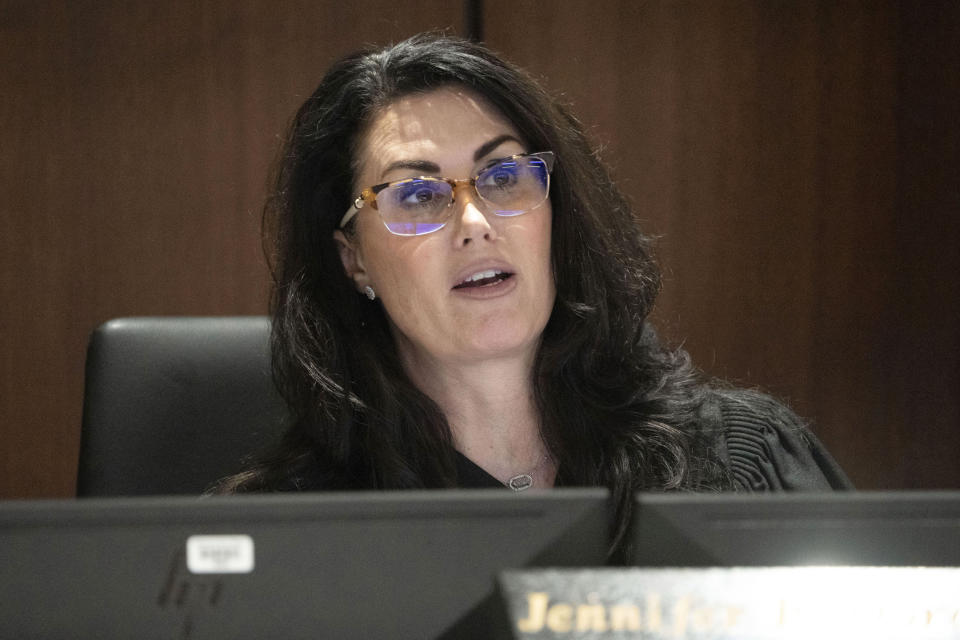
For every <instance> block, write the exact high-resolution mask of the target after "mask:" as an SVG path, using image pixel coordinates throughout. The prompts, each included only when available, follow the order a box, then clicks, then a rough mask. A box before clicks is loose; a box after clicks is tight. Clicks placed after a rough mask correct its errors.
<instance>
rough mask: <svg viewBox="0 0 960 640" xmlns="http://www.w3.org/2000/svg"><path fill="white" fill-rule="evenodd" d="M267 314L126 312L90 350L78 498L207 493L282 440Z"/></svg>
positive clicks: (98, 333) (101, 331) (103, 329)
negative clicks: (247, 460) (177, 315)
mask: <svg viewBox="0 0 960 640" xmlns="http://www.w3.org/2000/svg"><path fill="white" fill-rule="evenodd" d="M269 334H270V325H269V321H268V320H267V318H265V317H222V318H175V317H169V318H122V319H118V320H112V321H110V322H107V323H106V324H103V325H101V326H100V327H99V328H97V329H96V330H95V331H94V332H93V335H92V336H91V339H90V345H89V348H88V351H87V366H86V385H85V391H84V401H83V428H82V433H81V442H80V461H79V469H78V476H77V495H78V496H120V495H161V494H183V493H192V494H199V493H201V492H202V491H203V490H204V489H205V488H207V487H208V486H209V485H210V484H211V483H213V482H214V481H216V480H218V479H219V478H222V477H224V476H227V475H230V474H231V473H235V472H237V471H239V470H240V469H241V468H242V466H243V459H244V457H246V456H248V455H250V454H253V453H256V452H257V451H258V450H260V449H262V448H264V447H265V446H266V445H268V444H269V443H270V442H272V441H275V440H276V439H278V438H279V436H280V434H281V433H282V431H283V429H284V427H285V426H286V423H287V421H288V414H287V410H286V407H285V405H284V403H283V401H282V400H281V399H280V397H279V395H278V394H277V391H276V389H275V388H274V385H273V382H272V379H271V375H270V354H269Z"/></svg>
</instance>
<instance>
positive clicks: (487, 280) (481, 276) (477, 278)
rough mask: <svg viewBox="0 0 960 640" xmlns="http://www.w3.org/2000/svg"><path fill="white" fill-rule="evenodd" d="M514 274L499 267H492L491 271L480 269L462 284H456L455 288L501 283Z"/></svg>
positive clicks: (488, 285)
mask: <svg viewBox="0 0 960 640" xmlns="http://www.w3.org/2000/svg"><path fill="white" fill-rule="evenodd" d="M512 277H513V274H512V273H510V272H507V271H500V270H499V269H490V270H489V271H480V272H478V273H475V274H473V275H472V276H470V277H469V278H467V279H466V280H464V281H463V282H461V283H460V284H458V285H456V286H455V287H454V289H470V288H474V287H490V286H493V285H496V284H500V283H501V282H503V281H504V280H507V279H508V278H512Z"/></svg>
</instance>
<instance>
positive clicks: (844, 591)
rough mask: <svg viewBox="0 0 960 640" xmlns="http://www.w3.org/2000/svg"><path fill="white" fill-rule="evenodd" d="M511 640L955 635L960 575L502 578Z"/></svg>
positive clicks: (538, 574) (636, 573) (959, 631)
mask: <svg viewBox="0 0 960 640" xmlns="http://www.w3.org/2000/svg"><path fill="white" fill-rule="evenodd" d="M498 588H499V592H500V595H501V596H502V598H503V599H504V604H505V606H506V609H507V615H508V618H509V624H510V625H511V627H512V631H511V633H512V637H513V638H523V639H530V638H571V639H573V638H591V639H596V640H599V639H602V638H643V639H644V640H659V639H661V638H663V639H667V638H669V639H670V640H676V639H678V638H696V639H699V638H711V639H713V640H726V639H731V640H732V639H734V638H735V639H737V640H743V639H750V640H787V639H790V640H794V639H800V638H818V639H833V638H837V639H840V638H843V639H844V640H846V639H858V638H870V639H871V640H877V639H888V640H904V639H906V638H909V639H910V640H928V639H933V638H936V639H941V638H960V569H955V568H912V567H911V568H904V567H777V568H735V569H590V570H551V569H541V570H530V571H506V572H503V573H502V574H501V575H500V577H499V581H498Z"/></svg>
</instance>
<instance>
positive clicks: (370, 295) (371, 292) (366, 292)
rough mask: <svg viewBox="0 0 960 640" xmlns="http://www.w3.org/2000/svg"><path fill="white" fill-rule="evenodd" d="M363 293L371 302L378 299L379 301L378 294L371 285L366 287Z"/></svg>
mask: <svg viewBox="0 0 960 640" xmlns="http://www.w3.org/2000/svg"><path fill="white" fill-rule="evenodd" d="M363 293H364V295H366V296H367V297H368V298H369V299H370V300H376V299H377V292H376V291H374V290H373V287H371V286H370V285H367V286H365V287H364V288H363Z"/></svg>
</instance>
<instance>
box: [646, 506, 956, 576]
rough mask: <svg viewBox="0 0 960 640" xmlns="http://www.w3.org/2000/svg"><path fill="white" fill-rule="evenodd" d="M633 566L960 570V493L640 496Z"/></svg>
mask: <svg viewBox="0 0 960 640" xmlns="http://www.w3.org/2000/svg"><path fill="white" fill-rule="evenodd" d="M635 506H636V509H635V514H634V521H633V536H632V550H631V560H630V562H631V564H633V565H637V566H646V567H731V566H744V567H751V566H752V567H757V566H793V565H873V566H960V492H951V491H941V492H909V491H907V492H826V493H821V492H817V493H779V494H777V493H769V494H642V493H641V494H638V495H637V496H636V502H635Z"/></svg>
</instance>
